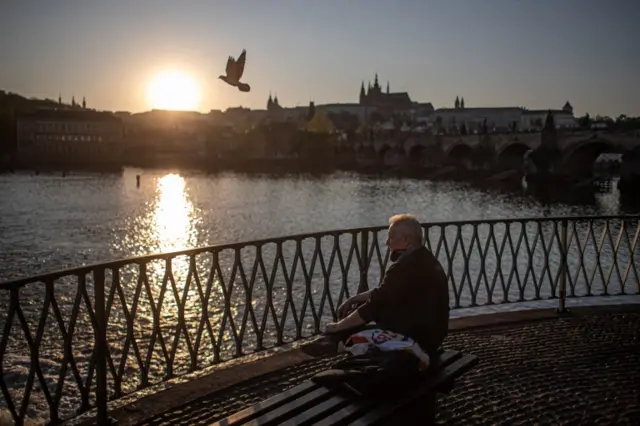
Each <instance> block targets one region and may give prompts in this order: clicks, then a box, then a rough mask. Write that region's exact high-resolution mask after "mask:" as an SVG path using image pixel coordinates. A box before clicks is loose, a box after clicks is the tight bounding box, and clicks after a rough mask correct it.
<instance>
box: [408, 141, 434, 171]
mask: <svg viewBox="0 0 640 426" xmlns="http://www.w3.org/2000/svg"><path fill="white" fill-rule="evenodd" d="M428 157H429V155H428V150H427V147H426V146H424V145H422V144H415V145H413V146H412V147H411V148H409V152H407V159H408V160H409V162H410V163H412V164H414V165H419V166H424V165H426V163H427V160H428Z"/></svg>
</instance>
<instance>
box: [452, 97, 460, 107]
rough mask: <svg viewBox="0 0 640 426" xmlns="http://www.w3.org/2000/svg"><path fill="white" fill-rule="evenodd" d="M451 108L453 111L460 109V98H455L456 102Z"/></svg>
mask: <svg viewBox="0 0 640 426" xmlns="http://www.w3.org/2000/svg"><path fill="white" fill-rule="evenodd" d="M453 107H454V108H455V109H458V108H460V98H458V97H457V96H456V101H455V102H454V103H453Z"/></svg>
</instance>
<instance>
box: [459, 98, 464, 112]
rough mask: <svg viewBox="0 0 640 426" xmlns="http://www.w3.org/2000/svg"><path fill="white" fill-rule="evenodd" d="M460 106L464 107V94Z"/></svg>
mask: <svg viewBox="0 0 640 426" xmlns="http://www.w3.org/2000/svg"><path fill="white" fill-rule="evenodd" d="M460 108H462V109H464V96H463V97H461V98H460Z"/></svg>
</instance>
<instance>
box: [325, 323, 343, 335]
mask: <svg viewBox="0 0 640 426" xmlns="http://www.w3.org/2000/svg"><path fill="white" fill-rule="evenodd" d="M339 331H340V324H339V323H337V322H330V323H329V324H327V328H325V329H324V332H325V334H334V333H338V332H339Z"/></svg>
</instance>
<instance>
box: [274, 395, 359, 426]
mask: <svg viewBox="0 0 640 426" xmlns="http://www.w3.org/2000/svg"><path fill="white" fill-rule="evenodd" d="M350 402H351V398H349V397H347V396H346V395H335V396H333V397H331V398H330V399H327V400H326V401H324V402H323V403H321V404H319V405H316V406H315V407H311V408H309V409H308V410H307V411H304V412H302V413H300V414H298V415H297V416H295V417H293V418H291V419H289V420H287V421H286V422H284V423H282V425H283V426H284V425H287V426H302V425H305V426H306V425H310V424H312V423H313V422H315V421H317V420H319V419H322V418H324V417H326V415H327V413H331V412H333V411H336V410H338V409H340V407H341V406H345V405H348V404H349V403H350Z"/></svg>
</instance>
